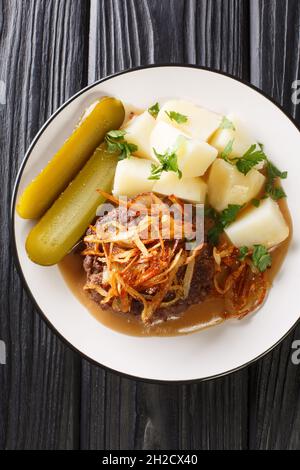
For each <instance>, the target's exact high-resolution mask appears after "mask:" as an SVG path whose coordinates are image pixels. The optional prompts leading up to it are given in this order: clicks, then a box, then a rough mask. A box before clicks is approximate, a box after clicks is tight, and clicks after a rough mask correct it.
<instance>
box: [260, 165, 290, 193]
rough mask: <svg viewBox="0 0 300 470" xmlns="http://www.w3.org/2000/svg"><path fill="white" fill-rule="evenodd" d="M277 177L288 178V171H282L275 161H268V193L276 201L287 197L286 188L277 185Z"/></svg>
mask: <svg viewBox="0 0 300 470" xmlns="http://www.w3.org/2000/svg"><path fill="white" fill-rule="evenodd" d="M277 178H280V179H286V178H287V171H280V170H278V168H277V167H276V166H275V165H273V163H271V162H269V161H268V163H267V183H266V188H265V190H266V194H267V195H268V196H270V197H271V198H272V199H274V200H275V201H278V200H279V199H282V198H283V197H286V194H285V192H284V190H283V189H282V188H281V187H280V186H276V180H277Z"/></svg>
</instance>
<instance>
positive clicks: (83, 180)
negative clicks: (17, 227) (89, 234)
mask: <svg viewBox="0 0 300 470" xmlns="http://www.w3.org/2000/svg"><path fill="white" fill-rule="evenodd" d="M117 161H118V156H117V154H112V153H109V152H108V151H107V148H106V144H104V143H103V144H101V145H100V146H99V147H98V148H97V149H96V151H95V153H94V154H93V156H92V157H91V158H90V160H89V161H88V162H87V163H86V164H85V166H84V167H83V169H82V170H81V171H80V173H79V174H78V175H77V176H76V178H75V179H74V180H73V181H72V182H71V183H70V185H69V186H68V188H67V189H66V190H65V191H64V192H63V193H62V194H61V196H60V197H59V198H58V199H57V200H56V201H55V203H54V204H53V205H52V206H51V207H50V209H49V210H48V211H47V212H46V214H45V215H44V216H43V217H42V218H41V220H40V221H39V222H38V223H37V225H36V226H35V227H34V228H33V229H32V230H31V232H30V233H29V235H28V238H27V241H26V250H27V253H28V256H29V258H30V259H31V260H32V261H33V262H35V263H37V264H40V265H43V266H50V265H53V264H56V263H58V262H59V261H60V260H61V259H62V258H63V257H64V256H65V255H66V254H67V253H68V252H69V251H70V250H71V249H72V248H73V247H74V245H75V244H76V243H77V241H78V240H79V239H80V238H81V237H82V235H83V234H84V232H85V230H86V229H87V227H88V226H89V224H90V223H91V222H92V221H93V219H94V217H95V215H96V210H97V207H98V206H99V205H100V204H102V203H103V202H104V198H103V197H102V196H101V195H100V194H99V193H98V192H97V189H102V190H103V191H106V192H110V191H111V188H112V184H113V179H114V174H115V169H116V165H117Z"/></svg>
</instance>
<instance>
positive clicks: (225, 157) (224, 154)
mask: <svg viewBox="0 0 300 470" xmlns="http://www.w3.org/2000/svg"><path fill="white" fill-rule="evenodd" d="M233 142H234V139H232V140H230V141H229V142H228V144H227V145H226V147H225V148H224V150H223V152H222V153H221V155H220V157H221V158H223V160H225V162H227V163H231V164H232V161H231V160H230V159H229V158H228V157H229V155H230V154H231V152H232V147H233Z"/></svg>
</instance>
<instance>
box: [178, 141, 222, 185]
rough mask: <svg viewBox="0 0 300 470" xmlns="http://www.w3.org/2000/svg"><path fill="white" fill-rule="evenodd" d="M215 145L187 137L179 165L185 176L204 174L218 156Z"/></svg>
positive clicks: (180, 154)
mask: <svg viewBox="0 0 300 470" xmlns="http://www.w3.org/2000/svg"><path fill="white" fill-rule="evenodd" d="M217 154H218V152H217V151H216V149H215V148H214V147H212V146H211V145H209V144H207V143H206V142H200V141H199V140H198V141H197V140H190V139H185V140H183V142H182V147H181V151H180V153H179V158H178V166H179V168H180V170H181V171H182V175H183V177H185V178H191V177H195V176H202V175H204V173H205V172H206V170H207V169H208V168H209V167H210V165H211V164H212V163H213V162H214V161H215V159H216V158H217Z"/></svg>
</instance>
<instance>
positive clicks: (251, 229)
mask: <svg viewBox="0 0 300 470" xmlns="http://www.w3.org/2000/svg"><path fill="white" fill-rule="evenodd" d="M225 233H226V235H227V236H228V238H229V239H230V241H231V242H232V243H233V244H234V245H235V246H237V247H241V246H247V247H249V248H251V247H253V245H264V246H265V247H266V248H272V247H273V246H275V245H278V244H279V243H281V242H283V241H284V240H285V239H286V238H287V237H288V236H289V227H288V225H287V223H286V221H285V219H284V217H283V215H282V213H281V210H280V208H279V206H278V204H277V203H276V202H275V201H273V199H271V198H268V199H265V200H263V201H262V202H261V203H260V205H259V207H257V208H253V209H251V210H250V211H249V212H246V213H245V214H244V215H242V216H241V217H240V218H239V219H238V220H236V221H235V222H233V223H232V224H231V225H229V227H227V228H226V229H225Z"/></svg>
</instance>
